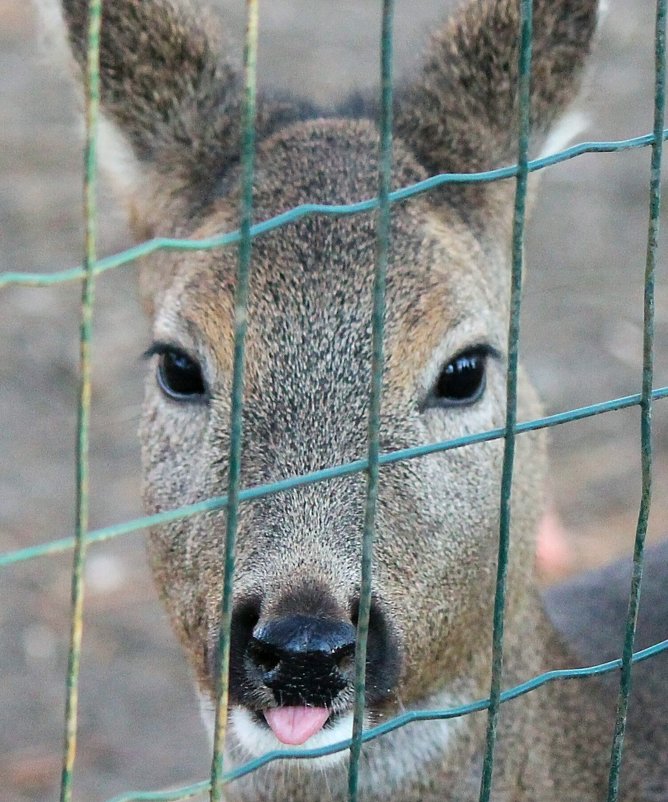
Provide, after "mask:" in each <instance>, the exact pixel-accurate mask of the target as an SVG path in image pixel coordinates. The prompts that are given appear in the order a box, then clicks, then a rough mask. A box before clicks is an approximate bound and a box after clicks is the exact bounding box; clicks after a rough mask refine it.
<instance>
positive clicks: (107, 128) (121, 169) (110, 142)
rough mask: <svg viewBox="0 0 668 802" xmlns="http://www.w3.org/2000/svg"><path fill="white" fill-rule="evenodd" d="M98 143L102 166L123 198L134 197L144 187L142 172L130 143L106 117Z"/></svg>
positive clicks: (99, 130)
mask: <svg viewBox="0 0 668 802" xmlns="http://www.w3.org/2000/svg"><path fill="white" fill-rule="evenodd" d="M98 142H99V144H98V152H99V154H100V166H101V167H102V169H103V170H104V171H105V172H106V173H107V175H109V177H110V179H111V181H112V183H113V185H114V188H115V189H116V190H117V191H118V192H119V193H120V195H121V197H124V198H131V197H133V195H134V194H135V193H136V192H137V190H138V189H139V188H140V187H141V185H142V172H141V168H140V166H139V162H138V161H137V158H136V157H135V155H134V153H133V152H132V148H131V147H130V144H129V142H128V141H127V139H126V138H125V137H124V136H123V134H122V133H121V132H120V131H119V130H118V128H117V127H116V126H115V125H114V124H113V123H111V122H109V120H106V119H105V118H104V117H101V118H100V124H99V129H98Z"/></svg>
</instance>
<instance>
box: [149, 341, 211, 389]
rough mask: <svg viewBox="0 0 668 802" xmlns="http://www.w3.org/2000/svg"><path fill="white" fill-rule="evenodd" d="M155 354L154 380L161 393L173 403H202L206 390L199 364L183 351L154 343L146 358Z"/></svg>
mask: <svg viewBox="0 0 668 802" xmlns="http://www.w3.org/2000/svg"><path fill="white" fill-rule="evenodd" d="M153 354H157V355H158V357H159V359H158V367H157V372H156V378H157V381H158V386H159V387H160V389H161V390H162V392H163V393H164V394H165V395H166V396H167V397H168V398H171V399H173V400H174V401H204V400H206V397H207V388H206V383H205V381H204V376H203V375H202V368H201V367H200V365H199V363H198V362H197V361H196V360H195V359H193V358H192V357H191V356H188V354H186V353H185V352H184V351H181V350H180V349H179V348H176V347H174V346H171V345H164V344H162V343H156V344H155V345H153V346H151V348H149V350H148V351H147V352H146V356H152V355H153Z"/></svg>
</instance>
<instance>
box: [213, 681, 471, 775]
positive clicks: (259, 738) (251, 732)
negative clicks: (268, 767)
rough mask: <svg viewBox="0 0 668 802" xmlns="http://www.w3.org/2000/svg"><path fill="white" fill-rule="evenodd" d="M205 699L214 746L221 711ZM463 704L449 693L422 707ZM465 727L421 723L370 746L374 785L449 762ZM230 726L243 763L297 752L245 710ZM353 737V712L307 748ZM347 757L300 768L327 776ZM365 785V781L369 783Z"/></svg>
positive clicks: (237, 710) (452, 722)
mask: <svg viewBox="0 0 668 802" xmlns="http://www.w3.org/2000/svg"><path fill="white" fill-rule="evenodd" d="M199 699H200V712H201V715H202V720H203V722H204V725H205V727H206V730H207V732H208V734H209V739H210V742H211V743H212V744H213V735H214V727H215V711H214V709H213V705H212V703H211V701H210V699H209V698H208V697H207V696H205V695H204V694H202V693H200V694H199ZM460 704H462V700H461V699H460V698H459V697H456V696H453V695H451V694H450V693H448V692H447V691H441V692H440V693H437V694H435V695H434V696H433V697H431V698H430V699H428V700H425V701H424V705H420V707H422V708H424V709H426V708H434V709H437V708H450V707H455V706H457V705H460ZM465 721H466V719H464V718H455V719H445V720H436V721H423V722H415V723H413V724H409V725H407V726H405V727H401V728H400V729H398V730H395V731H394V732H391V733H388V734H387V735H384V736H382V737H381V738H380V739H378V740H374V741H372V742H370V743H369V744H368V745H367V746H365V747H364V750H365V755H366V761H367V769H368V777H367V778H366V779H367V780H369V781H372V780H373V778H374V777H382V778H383V780H384V781H387V780H390V781H391V782H392V783H394V784H399V783H401V782H403V781H405V780H407V779H409V778H411V777H415V776H417V775H419V774H420V772H421V771H423V770H424V767H425V766H426V764H428V763H429V762H431V761H442V760H443V758H444V756H445V755H446V754H447V753H448V751H450V749H451V748H452V747H453V741H456V739H457V737H458V736H459V734H460V732H461V731H462V729H463V728H465V727H466V724H465ZM230 723H231V725H232V732H231V736H232V737H233V738H234V740H235V741H236V742H237V744H236V745H238V747H240V748H241V750H242V752H245V754H244V755H243V756H242V757H241V761H242V762H243V761H245V760H250V759H252V758H256V757H260V756H261V755H264V754H266V753H267V752H273V751H280V750H285V749H294V747H290V746H287V745H286V744H283V743H281V742H280V741H279V740H278V739H277V738H276V736H275V735H274V734H273V732H272V731H271V730H270V729H269V728H268V727H264V726H262V725H261V724H258V723H257V721H255V718H254V716H253V715H252V714H251V713H250V712H249V711H248V710H246V709H245V708H242V707H234V708H233V709H232V710H231V712H230ZM376 723H379V722H377V721H373V720H370V719H367V718H366V717H365V721H364V729H365V730H366V729H369V728H370V727H372V726H373V725H374V724H376ZM352 732H353V714H352V711H351V712H350V713H347V714H346V715H344V716H342V717H341V718H339V719H337V721H336V723H335V724H334V726H332V727H328V728H326V729H323V730H321V731H320V732H318V733H316V734H315V735H314V736H313V737H312V738H309V740H308V741H307V742H306V743H305V744H304V745H303V747H301V748H302V749H317V748H319V747H322V746H330V745H332V744H335V743H339V742H340V741H345V740H347V739H349V738H351V737H352ZM236 745H232V749H233V751H235V752H236V749H234V746H236ZM347 754H348V750H347V749H343V750H341V751H340V752H335V753H334V754H332V755H327V756H325V757H321V758H316V759H313V760H300V761H299V765H300V767H301V770H308V769H309V768H312V769H313V770H322V769H324V768H329V767H334V766H337V765H341V764H342V763H343V762H344V759H345V758H346V757H347ZM365 781H366V780H363V782H365Z"/></svg>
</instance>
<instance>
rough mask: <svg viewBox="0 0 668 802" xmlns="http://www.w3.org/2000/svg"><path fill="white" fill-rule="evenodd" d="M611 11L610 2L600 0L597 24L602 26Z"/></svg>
mask: <svg viewBox="0 0 668 802" xmlns="http://www.w3.org/2000/svg"><path fill="white" fill-rule="evenodd" d="M609 10H610V4H609V3H608V0H600V2H599V4H598V20H597V24H598V25H599V26H600V25H601V24H602V23H603V20H604V19H605V18H606V17H607V16H608V11H609Z"/></svg>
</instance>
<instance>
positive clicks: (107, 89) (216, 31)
mask: <svg viewBox="0 0 668 802" xmlns="http://www.w3.org/2000/svg"><path fill="white" fill-rule="evenodd" d="M39 2H40V4H41V7H42V8H41V10H42V16H43V17H45V18H46V22H47V24H48V25H49V26H50V27H53V25H54V24H55V25H58V24H60V27H61V28H62V29H63V30H64V32H65V35H66V39H67V41H68V43H69V48H70V51H71V53H72V56H73V57H74V61H75V64H76V67H77V69H76V71H77V72H78V74H79V76H80V77H83V71H84V69H85V64H86V39H87V2H86V0H63V2H62V3H54V0H39ZM102 8H103V12H102V25H101V33H100V102H101V110H102V116H103V120H102V123H101V126H100V143H99V154H100V161H101V163H102V165H103V167H105V168H106V170H107V171H108V172H110V173H111V176H112V178H113V179H115V183H117V184H118V186H119V188H120V190H121V192H122V194H124V195H125V196H127V199H128V200H130V202H131V203H132V204H133V206H135V205H136V204H137V203H138V202H140V201H139V200H138V198H137V197H135V195H139V196H142V195H143V196H144V197H145V198H148V197H150V196H151V195H155V192H156V191H158V192H161V193H162V194H163V195H168V196H169V197H171V198H174V197H177V195H178V196H180V197H184V198H186V199H187V197H188V195H189V194H190V193H189V190H194V189H197V191H198V192H199V193H201V191H202V189H203V188H204V189H205V187H206V185H207V184H210V183H211V182H212V181H213V180H215V179H216V178H217V177H218V176H219V174H220V171H221V169H223V167H224V166H225V165H226V164H228V163H230V162H232V161H235V160H236V159H237V158H238V152H239V123H238V119H239V105H240V100H239V98H240V94H239V91H238V74H237V71H236V70H235V69H233V68H232V67H231V66H230V64H229V63H228V62H227V61H225V60H224V59H223V58H222V56H221V55H220V54H221V53H222V52H223V36H222V32H221V29H220V28H221V26H220V23H219V20H217V19H216V18H214V17H212V16H209V15H207V14H205V12H204V11H202V10H201V9H200V8H199V4H194V3H188V2H187V0H179V2H176V0H150V1H149V0H109V1H108V2H105V3H103V6H102ZM144 205H146V204H144Z"/></svg>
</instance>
